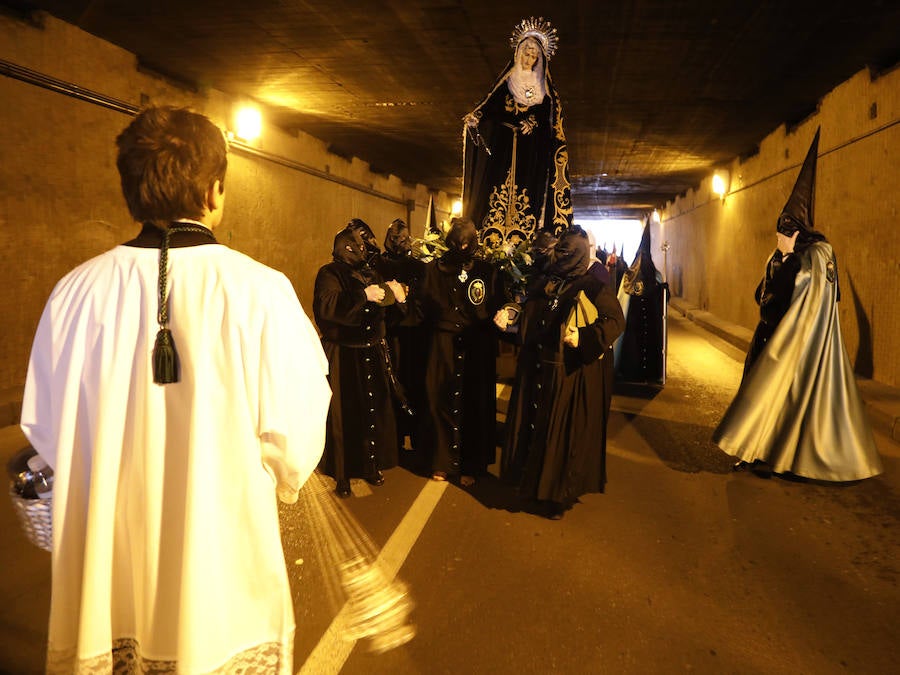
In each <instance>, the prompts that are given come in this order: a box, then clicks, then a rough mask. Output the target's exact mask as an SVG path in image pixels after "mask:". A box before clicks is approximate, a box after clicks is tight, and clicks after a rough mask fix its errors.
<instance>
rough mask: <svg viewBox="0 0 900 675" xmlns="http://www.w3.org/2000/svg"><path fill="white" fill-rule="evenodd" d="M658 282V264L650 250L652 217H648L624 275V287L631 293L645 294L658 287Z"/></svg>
mask: <svg viewBox="0 0 900 675" xmlns="http://www.w3.org/2000/svg"><path fill="white" fill-rule="evenodd" d="M657 283H658V282H657V279H656V265H654V264H653V255H652V253H651V252H650V218H647V220H646V221H645V222H644V233H643V235H641V244H640V246H638V250H637V253H636V254H635V256H634V261H633V262H632V263H631V267H629V268H628V269H627V270H626V271H625V275H624V276H623V277H622V288H623V289H624V290H625V292H626V293H628V294H629V295H644V294H645V293H646V292H648V291H650V290H652V289H654V288H656V284H657Z"/></svg>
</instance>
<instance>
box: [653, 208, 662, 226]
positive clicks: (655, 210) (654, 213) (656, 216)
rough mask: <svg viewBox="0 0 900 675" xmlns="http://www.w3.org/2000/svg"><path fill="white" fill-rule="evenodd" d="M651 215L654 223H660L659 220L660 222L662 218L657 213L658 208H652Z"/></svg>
mask: <svg viewBox="0 0 900 675" xmlns="http://www.w3.org/2000/svg"><path fill="white" fill-rule="evenodd" d="M651 217H652V218H653V222H654V223H660V222H662V218H661V217H660V215H659V210H658V209H653V215H652V216H651Z"/></svg>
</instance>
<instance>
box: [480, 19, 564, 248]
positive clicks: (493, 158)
mask: <svg viewBox="0 0 900 675" xmlns="http://www.w3.org/2000/svg"><path fill="white" fill-rule="evenodd" d="M557 42H558V39H557V35H556V29H555V28H552V27H551V26H550V23H549V22H548V21H545V20H544V19H543V18H538V19H535V18H533V17H532V18H530V19H524V20H523V21H521V22H520V23H519V24H518V25H517V26H516V28H515V30H514V31H513V34H512V38H511V39H510V45H511V46H512V47H513V50H514V54H513V60H512V61H511V62H510V63H509V64H508V65H507V66H506V68H504V69H503V72H502V73H501V75H500V77H499V78H498V79H497V81H496V82H495V83H494V86H493V87H492V88H491V90H490V92H489V93H488V95H487V97H485V99H484V100H483V101H482V102H481V103H480V104H479V105H478V107H477V108H475V110H473V111H472V112H470V113H469V114H468V115H466V116H465V118H464V121H465V129H464V133H463V135H464V140H463V146H464V163H463V216H464V217H466V218H470V219H471V220H472V221H473V222H474V223H475V226H476V227H477V228H478V230H479V234H480V237H481V240H482V241H484V240H487V239H492V240H494V241H495V242H496V241H497V240H498V239H499V240H502V241H503V242H504V243H505V242H512V243H517V242H519V241H521V240H523V239H531V238H533V237H534V235H535V234H536V233H537V232H538V231H540V230H545V229H546V230H550V231H553V232H561V231H563V230H566V229H567V228H568V227H569V226H570V225H571V224H572V199H571V194H570V183H569V155H568V150H567V147H566V136H565V133H564V132H563V127H562V114H561V108H560V99H559V94H558V93H557V91H556V88H555V87H554V86H553V81H552V79H551V78H550V69H549V67H548V61H549V60H550V58H551V57H552V56H553V54H554V53H555V52H556V46H557Z"/></svg>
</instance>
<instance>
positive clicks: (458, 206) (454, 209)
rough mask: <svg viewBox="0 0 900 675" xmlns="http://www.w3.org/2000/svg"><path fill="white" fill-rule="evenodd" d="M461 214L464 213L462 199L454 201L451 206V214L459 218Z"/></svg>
mask: <svg viewBox="0 0 900 675" xmlns="http://www.w3.org/2000/svg"><path fill="white" fill-rule="evenodd" d="M460 213H462V199H454V200H453V204H452V205H451V206H450V214H451V215H453V216H458V215H459V214H460Z"/></svg>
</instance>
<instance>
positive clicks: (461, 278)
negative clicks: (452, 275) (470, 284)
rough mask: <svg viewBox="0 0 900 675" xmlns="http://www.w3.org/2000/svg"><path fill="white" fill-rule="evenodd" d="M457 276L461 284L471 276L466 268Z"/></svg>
mask: <svg viewBox="0 0 900 675" xmlns="http://www.w3.org/2000/svg"><path fill="white" fill-rule="evenodd" d="M456 278H457V279H459V282H460V283H461V284H464V283H466V279H468V278H469V273H468V272H466V271H465V270H460V271H459V274H457V275H456Z"/></svg>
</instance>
